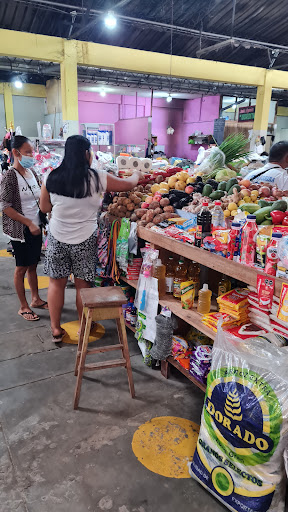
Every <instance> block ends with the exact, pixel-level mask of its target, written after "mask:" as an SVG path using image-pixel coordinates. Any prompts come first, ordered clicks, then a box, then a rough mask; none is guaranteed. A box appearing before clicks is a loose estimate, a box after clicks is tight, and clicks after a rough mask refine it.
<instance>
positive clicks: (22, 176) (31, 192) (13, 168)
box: [13, 167, 40, 210]
mask: <svg viewBox="0 0 288 512" xmlns="http://www.w3.org/2000/svg"><path fill="white" fill-rule="evenodd" d="M13 169H14V170H15V171H16V172H18V174H20V176H21V177H22V178H23V180H24V181H25V183H26V185H27V187H28V188H29V190H30V192H31V194H32V196H33V197H34V199H35V201H36V204H37V206H38V208H39V210H40V205H39V202H38V201H37V199H36V197H35V195H34V192H33V190H32V188H31V187H30V185H29V183H28V181H27V180H26V178H24V176H23V175H22V174H21V173H20V172H19V171H17V169H15V167H13ZM32 174H33V173H32ZM33 176H34V174H33ZM34 178H35V176H34ZM35 180H36V178H35ZM36 182H37V180H36Z"/></svg>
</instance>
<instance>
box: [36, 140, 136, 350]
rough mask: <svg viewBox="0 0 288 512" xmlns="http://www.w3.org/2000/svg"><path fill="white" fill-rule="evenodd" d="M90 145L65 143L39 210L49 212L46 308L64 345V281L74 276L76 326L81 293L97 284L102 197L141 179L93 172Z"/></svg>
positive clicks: (54, 332)
mask: <svg viewBox="0 0 288 512" xmlns="http://www.w3.org/2000/svg"><path fill="white" fill-rule="evenodd" d="M92 159H93V155H92V151H91V144H90V142H89V140H88V139H86V138H85V137H82V135H73V136H72V137H69V138H68V139H67V141H66V144H65V156H64V159H63V162H62V163H61V165H60V166H59V167H58V168H57V169H55V170H54V171H52V172H51V173H50V174H49V176H48V177H47V178H46V179H45V180H44V183H43V185H42V190H41V198H40V208H41V210H42V211H43V212H44V213H48V212H51V211H52V216H51V220H50V224H49V235H48V245H47V251H46V259H45V267H44V268H45V272H46V273H47V274H48V275H49V276H50V283H49V289H48V305H49V312H50V318H51V329H52V335H53V341H55V342H59V341H62V339H63V336H64V334H65V331H63V329H62V328H61V325H60V324H61V313H62V308H63V305H64V292H65V287H66V283H67V279H68V277H69V275H70V274H73V275H74V278H75V287H76V306H77V310H78V315H79V321H80V320H81V316H82V305H81V300H80V294H79V290H80V289H81V288H89V287H90V283H91V282H92V281H94V278H95V268H96V243H97V236H96V229H97V213H98V210H99V208H100V206H101V194H102V193H104V192H106V191H107V192H122V191H127V190H130V189H132V188H133V187H135V186H136V185H137V183H138V181H139V177H140V176H141V173H139V172H136V173H135V172H134V173H133V176H131V178H129V179H125V180H123V179H121V178H116V177H115V176H112V175H110V174H107V173H106V172H104V171H96V170H94V169H91V164H92Z"/></svg>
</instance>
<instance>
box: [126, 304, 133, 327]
mask: <svg viewBox="0 0 288 512" xmlns="http://www.w3.org/2000/svg"><path fill="white" fill-rule="evenodd" d="M133 306H134V302H133V297H130V300H129V302H128V303H127V308H126V316H125V320H126V322H127V323H128V324H130V323H131V311H132V308H133Z"/></svg>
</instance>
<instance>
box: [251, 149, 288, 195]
mask: <svg viewBox="0 0 288 512" xmlns="http://www.w3.org/2000/svg"><path fill="white" fill-rule="evenodd" d="M287 167H288V141H285V140H282V141H281V142H276V144H274V145H273V146H272V148H271V149H270V153H269V162H268V163H267V164H266V165H264V167H261V168H260V169H257V170H255V171H252V172H250V173H249V174H247V176H245V180H250V181H252V182H253V183H271V184H272V185H275V186H276V187H277V188H278V189H279V190H288V173H287Z"/></svg>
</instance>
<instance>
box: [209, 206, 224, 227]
mask: <svg viewBox="0 0 288 512" xmlns="http://www.w3.org/2000/svg"><path fill="white" fill-rule="evenodd" d="M214 204H215V206H214V208H213V210H212V212H211V214H212V227H213V228H218V227H221V228H225V217H224V212H223V210H222V208H221V204H222V203H221V201H215V203H214Z"/></svg>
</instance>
